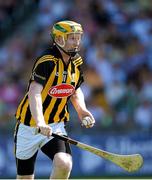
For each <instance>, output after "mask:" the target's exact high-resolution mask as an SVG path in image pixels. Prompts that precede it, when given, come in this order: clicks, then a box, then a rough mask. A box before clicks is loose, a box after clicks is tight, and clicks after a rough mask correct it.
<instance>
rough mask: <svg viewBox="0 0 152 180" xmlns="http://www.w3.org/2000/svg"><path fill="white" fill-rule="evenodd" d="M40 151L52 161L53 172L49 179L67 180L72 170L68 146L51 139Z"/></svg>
mask: <svg viewBox="0 0 152 180" xmlns="http://www.w3.org/2000/svg"><path fill="white" fill-rule="evenodd" d="M41 150H42V151H43V152H44V153H45V154H46V155H47V156H48V157H49V158H50V159H52V160H53V170H52V173H51V177H50V178H51V179H68V178H69V176H70V172H71V169H72V157H71V149H70V145H69V144H68V143H65V142H63V141H61V140H58V139H55V138H53V139H52V140H50V141H49V142H48V143H46V144H45V145H44V146H43V147H42V148H41Z"/></svg>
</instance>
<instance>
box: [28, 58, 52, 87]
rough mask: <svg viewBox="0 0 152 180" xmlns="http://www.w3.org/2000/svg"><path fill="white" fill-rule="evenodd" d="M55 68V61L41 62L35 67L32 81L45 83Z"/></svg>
mask: <svg viewBox="0 0 152 180" xmlns="http://www.w3.org/2000/svg"><path fill="white" fill-rule="evenodd" d="M53 69H54V62H52V61H46V62H42V63H39V64H38V65H37V66H35V67H34V68H33V71H32V76H31V81H36V82H37V83H40V84H41V85H43V86H44V85H45V83H46V82H47V80H48V78H49V77H50V74H51V73H52V72H53Z"/></svg>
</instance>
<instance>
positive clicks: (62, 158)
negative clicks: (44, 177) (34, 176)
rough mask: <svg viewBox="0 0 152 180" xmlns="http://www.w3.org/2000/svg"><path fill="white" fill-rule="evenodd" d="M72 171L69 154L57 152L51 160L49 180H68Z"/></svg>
mask: <svg viewBox="0 0 152 180" xmlns="http://www.w3.org/2000/svg"><path fill="white" fill-rule="evenodd" d="M71 169H72V157H71V155H70V154H67V153H63V152H59V153H56V154H55V156H54V159H53V169H52V174H51V176H50V179H56V178H60V179H68V178H69V176H70V173H71Z"/></svg>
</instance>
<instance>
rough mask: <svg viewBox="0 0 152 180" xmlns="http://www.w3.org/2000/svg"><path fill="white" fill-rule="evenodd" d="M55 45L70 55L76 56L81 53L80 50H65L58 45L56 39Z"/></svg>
mask: <svg viewBox="0 0 152 180" xmlns="http://www.w3.org/2000/svg"><path fill="white" fill-rule="evenodd" d="M54 43H55V45H56V46H57V47H58V48H59V49H60V50H61V51H63V52H64V53H65V54H67V55H69V56H70V57H74V56H75V55H76V54H77V53H79V51H74V50H69V51H65V50H64V49H63V48H62V47H61V46H60V45H58V44H57V43H56V42H55V41H54Z"/></svg>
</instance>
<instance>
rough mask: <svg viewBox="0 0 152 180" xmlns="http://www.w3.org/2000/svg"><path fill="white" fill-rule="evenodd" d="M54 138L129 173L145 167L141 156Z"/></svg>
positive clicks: (60, 137)
mask: <svg viewBox="0 0 152 180" xmlns="http://www.w3.org/2000/svg"><path fill="white" fill-rule="evenodd" d="M39 132H40V130H39V129H38V130H37V132H36V134H37V133H39ZM52 136H53V137H54V138H57V139H60V140H62V141H65V142H67V143H70V144H73V145H75V146H77V147H79V148H81V149H83V150H86V151H89V152H91V153H93V154H96V155H97V156H100V157H102V158H104V159H106V160H109V161H111V162H113V163H114V164H116V165H117V166H119V167H121V168H122V169H124V170H126V171H128V172H135V171H138V170H139V169H140V168H141V167H142V165H143V157H142V156H141V155H140V154H131V155H120V154H115V153H111V152H108V151H104V150H102V149H98V148H95V147H93V146H90V145H87V144H84V143H82V142H79V141H76V140H74V139H71V138H69V137H65V136H62V135H58V134H55V133H52Z"/></svg>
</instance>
